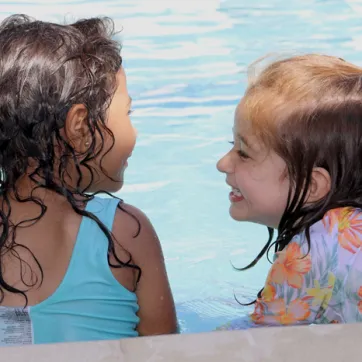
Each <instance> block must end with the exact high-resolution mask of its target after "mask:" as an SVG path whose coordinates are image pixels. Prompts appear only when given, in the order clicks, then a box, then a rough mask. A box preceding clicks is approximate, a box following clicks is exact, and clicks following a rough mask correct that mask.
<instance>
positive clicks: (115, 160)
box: [91, 68, 137, 192]
mask: <svg viewBox="0 0 362 362" xmlns="http://www.w3.org/2000/svg"><path fill="white" fill-rule="evenodd" d="M130 111H131V98H130V96H129V94H128V90H127V81H126V74H125V72H124V69H123V68H121V69H120V70H119V71H118V73H117V89H116V92H115V94H114V96H113V99H112V102H111V104H110V107H109V109H108V113H107V120H106V125H107V127H108V128H109V129H110V130H111V131H112V133H113V136H114V145H113V147H112V143H113V141H112V139H111V137H110V136H109V135H108V134H106V133H105V134H104V135H103V136H104V138H105V144H104V148H103V152H102V154H101V155H100V156H99V157H97V160H96V162H97V167H96V168H97V169H99V168H100V166H99V165H101V167H102V169H103V170H104V172H105V173H106V175H108V176H109V177H110V178H112V179H113V180H111V179H109V178H108V177H106V176H104V175H103V173H102V172H99V175H100V176H99V177H96V179H95V182H94V184H93V185H92V187H91V191H97V190H105V191H108V192H116V191H118V190H120V189H121V187H122V186H123V178H124V172H125V169H126V168H127V165H128V162H127V161H128V158H129V157H130V156H131V154H132V151H133V149H134V147H135V144H136V134H137V133H136V130H135V128H134V127H133V126H132V123H131V120H130ZM110 147H112V148H111V149H110V151H109V152H108V153H107V150H108V149H109V148H110Z"/></svg>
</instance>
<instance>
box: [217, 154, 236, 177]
mask: <svg viewBox="0 0 362 362" xmlns="http://www.w3.org/2000/svg"><path fill="white" fill-rule="evenodd" d="M216 167H217V169H218V170H219V171H220V172H222V173H232V172H233V170H234V165H233V162H232V159H231V155H230V152H228V153H227V154H226V155H225V156H223V157H222V158H221V159H220V160H219V161H218V162H217V164H216Z"/></svg>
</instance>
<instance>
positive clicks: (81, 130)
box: [64, 104, 91, 153]
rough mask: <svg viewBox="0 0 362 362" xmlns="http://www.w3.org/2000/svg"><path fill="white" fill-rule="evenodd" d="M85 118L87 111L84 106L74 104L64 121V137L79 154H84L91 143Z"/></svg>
mask: <svg viewBox="0 0 362 362" xmlns="http://www.w3.org/2000/svg"><path fill="white" fill-rule="evenodd" d="M87 117H88V111H87V108H86V107H85V105H84V104H75V105H73V106H72V107H71V109H70V110H69V112H68V114H67V118H66V120H65V126H64V131H65V137H66V138H67V141H68V142H69V143H70V145H71V146H72V147H73V148H74V149H75V150H76V151H77V152H79V153H83V152H85V151H86V150H87V149H88V147H89V144H90V141H91V138H90V133H89V127H88V124H87Z"/></svg>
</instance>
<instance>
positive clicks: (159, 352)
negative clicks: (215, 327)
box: [1, 324, 362, 362]
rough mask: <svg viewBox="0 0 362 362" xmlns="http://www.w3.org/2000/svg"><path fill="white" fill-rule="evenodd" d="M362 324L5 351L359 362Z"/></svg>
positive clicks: (74, 356) (28, 355) (46, 355)
mask: <svg viewBox="0 0 362 362" xmlns="http://www.w3.org/2000/svg"><path fill="white" fill-rule="evenodd" d="M361 336H362V324H359V325H358V324H353V325H329V326H309V327H288V328H263V329H254V330H249V331H232V332H212V333H203V334H184V335H176V336H160V337H142V338H136V339H125V340H121V341H101V342H87V343H64V344H58V345H43V346H40V345H39V346H29V347H3V348H1V361H11V362H18V361H19V362H20V361H26V362H35V361H36V362H58V361H59V362H64V361H67V362H73V361H74V362H75V361H82V362H116V361H117V362H123V361H124V362H136V361H137V362H142V361H152V362H156V361H164V362H179V361H195V362H196V361H197V362H203V361H205V362H206V361H207V362H213V361H223V362H224V361H227V362H230V361H238V362H241V361H278V362H281V361H293V362H298V361H303V362H311V361H328V362H334V361H336V362H337V361H338V362H340V361H347V360H351V361H358V360H361V355H362V342H361Z"/></svg>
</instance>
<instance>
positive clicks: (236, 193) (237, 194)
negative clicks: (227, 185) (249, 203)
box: [233, 189, 243, 196]
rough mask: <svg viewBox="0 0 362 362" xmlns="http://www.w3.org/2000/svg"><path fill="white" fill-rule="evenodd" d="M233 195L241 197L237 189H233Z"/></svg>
mask: <svg viewBox="0 0 362 362" xmlns="http://www.w3.org/2000/svg"><path fill="white" fill-rule="evenodd" d="M233 194H234V195H236V196H243V194H242V193H241V192H240V190H239V189H233Z"/></svg>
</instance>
